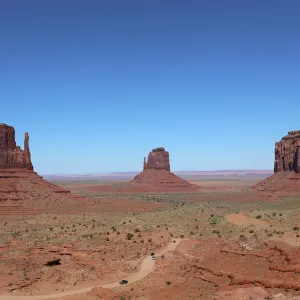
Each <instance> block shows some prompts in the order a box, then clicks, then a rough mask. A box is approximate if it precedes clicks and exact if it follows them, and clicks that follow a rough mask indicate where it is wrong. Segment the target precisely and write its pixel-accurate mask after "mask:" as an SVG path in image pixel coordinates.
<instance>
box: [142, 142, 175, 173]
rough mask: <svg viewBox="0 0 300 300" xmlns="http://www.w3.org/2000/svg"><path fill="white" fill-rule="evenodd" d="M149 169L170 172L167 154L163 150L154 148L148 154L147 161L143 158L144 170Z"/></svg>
mask: <svg viewBox="0 0 300 300" xmlns="http://www.w3.org/2000/svg"><path fill="white" fill-rule="evenodd" d="M149 169H154V170H166V171H170V157H169V152H168V151H166V150H165V148H163V147H159V148H155V149H153V150H152V151H151V152H150V153H149V155H148V160H147V161H146V158H144V170H149Z"/></svg>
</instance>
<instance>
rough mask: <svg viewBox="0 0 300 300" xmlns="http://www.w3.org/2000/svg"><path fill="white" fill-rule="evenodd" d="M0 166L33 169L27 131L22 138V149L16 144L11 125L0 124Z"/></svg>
mask: <svg viewBox="0 0 300 300" xmlns="http://www.w3.org/2000/svg"><path fill="white" fill-rule="evenodd" d="M0 168H21V169H23V168H24V169H28V170H33V166H32V163H31V154H30V150H29V134H28V133H27V132H26V133H25V138H24V150H22V149H21V148H20V147H19V146H17V145H16V140H15V129H14V128H13V127H12V126H8V125H6V124H0Z"/></svg>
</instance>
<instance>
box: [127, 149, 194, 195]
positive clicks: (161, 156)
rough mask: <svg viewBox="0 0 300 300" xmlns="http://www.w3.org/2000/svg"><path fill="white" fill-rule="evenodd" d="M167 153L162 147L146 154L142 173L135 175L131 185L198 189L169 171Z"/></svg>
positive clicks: (171, 188)
mask: <svg viewBox="0 0 300 300" xmlns="http://www.w3.org/2000/svg"><path fill="white" fill-rule="evenodd" d="M170 169H171V168H170V156H169V152H168V151H166V150H165V148H163V147H159V148H155V149H153V150H152V151H151V152H150V153H149V154H148V159H147V160H146V157H144V165H143V172H141V173H140V174H138V175H136V176H135V177H134V179H133V180H132V182H131V183H132V184H134V185H137V186H144V187H145V186H148V187H149V188H150V189H151V188H152V189H154V190H155V189H166V190H168V191H171V190H173V189H180V190H181V189H183V190H184V189H190V190H195V189H197V190H198V189H199V187H198V186H195V185H193V184H191V183H189V182H187V181H186V180H184V179H182V178H180V177H178V176H176V175H175V174H174V173H172V172H171V171H170Z"/></svg>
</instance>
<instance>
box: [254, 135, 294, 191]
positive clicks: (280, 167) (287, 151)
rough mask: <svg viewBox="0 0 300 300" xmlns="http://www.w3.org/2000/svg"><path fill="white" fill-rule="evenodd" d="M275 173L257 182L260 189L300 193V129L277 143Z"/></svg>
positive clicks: (257, 187) (256, 187) (257, 188)
mask: <svg viewBox="0 0 300 300" xmlns="http://www.w3.org/2000/svg"><path fill="white" fill-rule="evenodd" d="M274 154H275V159H274V175H272V176H270V177H268V178H267V179H265V180H264V181H262V182H259V183H258V184H256V185H255V186H254V187H253V188H254V189H255V190H258V191H263V192H271V193H277V194H278V195H282V196H288V195H294V194H299V193H300V130H295V131H289V132H288V135H286V136H284V137H283V138H282V139H281V141H279V142H277V143H275V153H274Z"/></svg>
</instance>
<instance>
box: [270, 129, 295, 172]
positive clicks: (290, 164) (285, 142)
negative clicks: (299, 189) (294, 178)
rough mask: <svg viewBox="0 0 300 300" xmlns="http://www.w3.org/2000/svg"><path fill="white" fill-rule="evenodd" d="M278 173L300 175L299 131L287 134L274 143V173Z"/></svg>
mask: <svg viewBox="0 0 300 300" xmlns="http://www.w3.org/2000/svg"><path fill="white" fill-rule="evenodd" d="M280 171H294V172H296V173H300V130H297V131H290V132H288V135H286V136H285V137H283V138H282V139H281V141H280V142H277V143H275V162H274V172H275V173H277V172H280Z"/></svg>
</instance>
